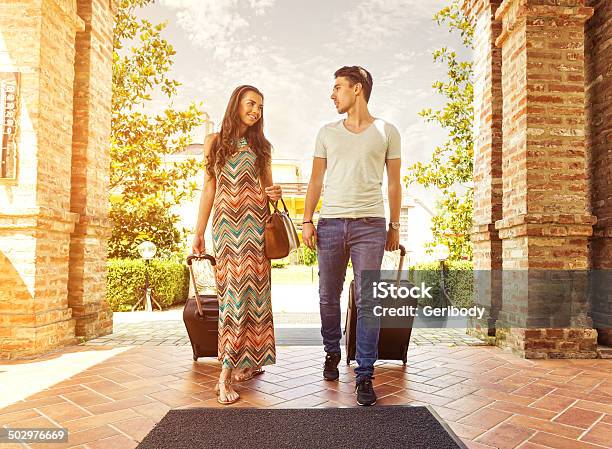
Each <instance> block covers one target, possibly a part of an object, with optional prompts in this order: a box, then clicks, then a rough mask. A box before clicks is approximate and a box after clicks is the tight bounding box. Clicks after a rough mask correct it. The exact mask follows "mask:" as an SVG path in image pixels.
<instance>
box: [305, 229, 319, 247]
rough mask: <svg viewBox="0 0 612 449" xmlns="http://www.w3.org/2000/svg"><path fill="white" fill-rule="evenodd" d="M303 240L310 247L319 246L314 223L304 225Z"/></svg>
mask: <svg viewBox="0 0 612 449" xmlns="http://www.w3.org/2000/svg"><path fill="white" fill-rule="evenodd" d="M302 240H303V241H304V244H305V245H306V246H307V247H308V248H310V249H315V247H316V246H317V230H316V229H315V227H314V225H313V224H312V223H304V224H303V225H302Z"/></svg>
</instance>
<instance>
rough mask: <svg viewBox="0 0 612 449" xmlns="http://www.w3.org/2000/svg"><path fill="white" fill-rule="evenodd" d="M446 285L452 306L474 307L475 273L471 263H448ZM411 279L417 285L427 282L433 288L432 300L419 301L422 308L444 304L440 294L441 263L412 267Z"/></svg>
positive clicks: (464, 261)
mask: <svg viewBox="0 0 612 449" xmlns="http://www.w3.org/2000/svg"><path fill="white" fill-rule="evenodd" d="M446 267H447V270H446V276H445V285H446V291H447V293H448V297H449V300H450V303H451V305H454V306H456V307H471V306H473V305H474V272H473V265H472V262H471V261H466V260H458V261H447V262H446ZM409 276H410V279H411V281H412V282H413V283H414V284H415V285H417V286H418V285H420V284H421V282H425V285H426V286H432V289H431V290H430V294H431V296H432V299H429V298H423V299H419V305H421V306H427V305H428V306H436V305H440V304H442V302H441V293H440V263H439V262H428V263H420V264H416V265H413V266H411V267H410V275H409Z"/></svg>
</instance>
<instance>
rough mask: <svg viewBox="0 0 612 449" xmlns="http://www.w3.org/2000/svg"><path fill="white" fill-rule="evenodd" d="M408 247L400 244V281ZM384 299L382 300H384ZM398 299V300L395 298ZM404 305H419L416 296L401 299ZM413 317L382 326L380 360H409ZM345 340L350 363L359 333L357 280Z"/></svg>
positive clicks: (404, 283) (350, 304)
mask: <svg viewBox="0 0 612 449" xmlns="http://www.w3.org/2000/svg"><path fill="white" fill-rule="evenodd" d="M405 256H406V249H405V248H404V246H403V245H400V261H399V267H398V276H397V279H395V281H396V282H397V283H400V275H401V272H402V267H403V265H404V257H405ZM401 285H402V286H408V285H411V284H410V283H407V282H406V281H401ZM384 301H385V300H382V301H381V302H384ZM394 301H398V300H394ZM399 301H401V304H402V305H408V306H414V307H416V305H417V300H416V299H415V298H407V299H401V300H399ZM413 321H414V318H413V317H405V319H404V321H403V323H402V327H394V328H392V327H381V328H380V333H379V336H378V359H379V360H401V361H402V362H403V363H404V365H406V362H407V360H408V344H409V343H410V335H411V334H412V323H413ZM344 334H345V337H344V342H345V347H346V364H347V365H349V364H350V363H351V360H355V351H356V334H357V304H356V301H355V281H351V285H350V289H349V300H348V307H347V309H346V322H345V325H344Z"/></svg>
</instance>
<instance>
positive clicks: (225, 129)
mask: <svg viewBox="0 0 612 449" xmlns="http://www.w3.org/2000/svg"><path fill="white" fill-rule="evenodd" d="M249 91H252V92H255V93H256V94H259V95H261V98H262V99H263V94H262V93H261V92H260V91H259V89H257V88H256V87H253V86H249V85H243V86H238V87H237V88H236V89H234V92H232V96H231V97H230V99H229V102H228V103H227V108H226V109H225V115H224V116H223V122H222V123H221V130H220V131H219V137H218V138H217V139H215V141H214V143H213V146H212V148H211V151H210V154H209V155H208V158H207V160H206V168H207V170H208V174H209V175H210V176H213V177H214V176H215V174H218V173H221V170H222V169H223V166H224V165H225V162H226V161H227V160H228V159H229V158H230V157H231V155H232V154H233V153H234V152H235V151H236V142H237V141H238V138H239V136H238V132H239V130H240V125H241V120H240V116H239V115H238V105H239V104H240V100H242V97H243V96H244V94H246V93H247V92H249ZM263 126H264V121H263V113H262V114H261V117H260V118H259V120H257V122H256V123H255V124H254V125H253V126H249V127H248V128H247V130H246V134H245V136H244V137H246V138H247V140H248V141H249V145H250V147H251V149H252V150H253V151H254V152H255V154H256V156H257V159H256V162H255V165H256V167H257V171H258V173H259V175H260V176H262V175H263V174H264V171H265V169H266V166H267V165H268V164H269V163H270V160H271V158H272V145H271V144H270V142H269V141H268V139H266V137H265V136H264V133H263Z"/></svg>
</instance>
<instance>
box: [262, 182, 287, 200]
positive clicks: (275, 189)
mask: <svg viewBox="0 0 612 449" xmlns="http://www.w3.org/2000/svg"><path fill="white" fill-rule="evenodd" d="M264 190H265V192H266V195H268V198H270V200H272V201H278V200H280V199H281V197H282V196H283V190H282V189H281V186H279V185H273V186H268V187H266V188H265V189H264Z"/></svg>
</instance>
